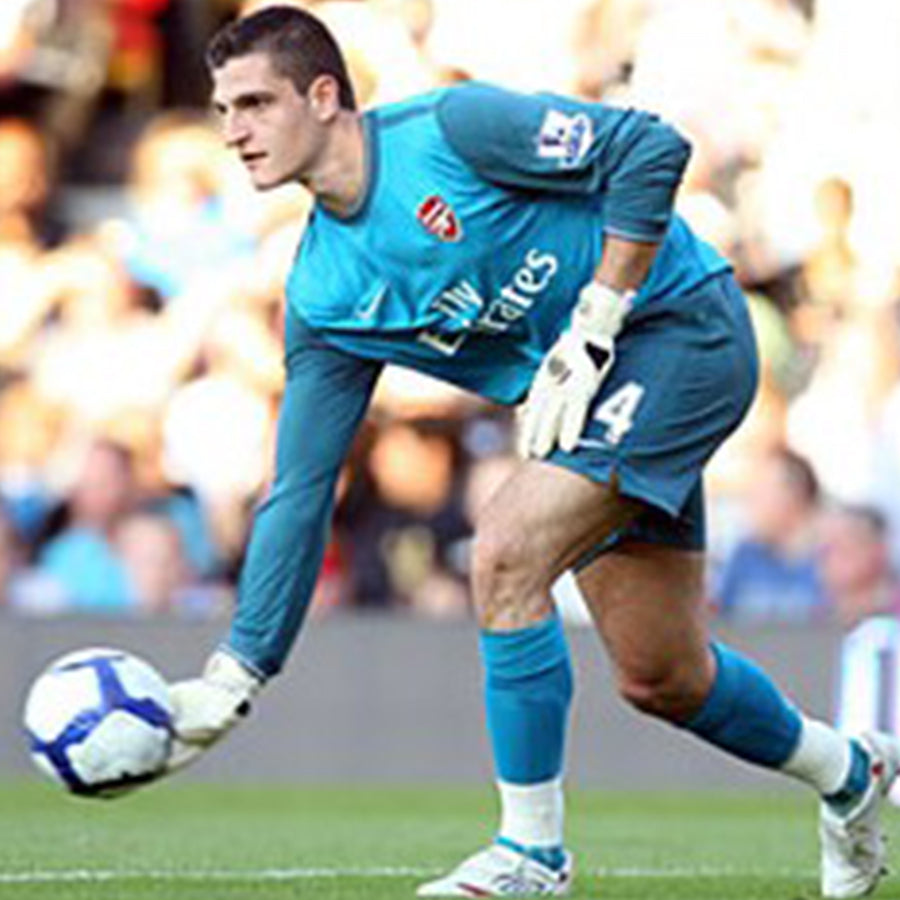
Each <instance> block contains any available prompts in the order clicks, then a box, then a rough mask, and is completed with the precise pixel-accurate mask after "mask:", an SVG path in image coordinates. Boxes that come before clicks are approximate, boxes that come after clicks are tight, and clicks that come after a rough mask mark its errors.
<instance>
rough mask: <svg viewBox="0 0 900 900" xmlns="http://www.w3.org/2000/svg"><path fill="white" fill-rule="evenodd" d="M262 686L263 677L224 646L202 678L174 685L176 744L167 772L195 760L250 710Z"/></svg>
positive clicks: (172, 693)
mask: <svg viewBox="0 0 900 900" xmlns="http://www.w3.org/2000/svg"><path fill="white" fill-rule="evenodd" d="M262 686H263V681H262V680H261V679H260V678H259V677H257V676H256V675H254V674H253V673H252V672H251V671H250V670H249V669H247V668H246V666H243V665H241V663H239V662H238V661H237V660H236V659H235V658H234V657H233V656H230V655H229V654H228V653H226V652H224V651H222V650H217V651H216V652H215V653H213V655H212V656H211V657H210V658H209V660H208V661H207V663H206V666H205V667H204V669H203V674H202V675H201V676H200V678H192V679H190V680H188V681H177V682H175V684H173V685H171V686H170V688H169V696H170V698H171V700H172V707H173V710H174V714H173V717H172V719H173V725H174V727H175V744H174V747H173V750H172V755H171V757H170V758H169V762H168V764H167V766H166V773H169V772H173V771H176V770H178V769H181V768H183V767H184V766H186V765H188V764H189V763H192V762H193V761H194V760H195V759H196V758H197V757H198V756H199V755H200V754H201V753H203V752H204V751H205V750H207V749H209V748H210V747H211V746H212V745H213V744H215V743H216V742H217V741H219V740H221V739H222V738H223V737H224V736H225V735H226V734H227V733H228V732H229V731H230V730H231V729H232V728H234V726H235V725H237V723H238V722H240V721H241V719H242V718H243V717H244V716H246V715H247V714H248V713H249V712H250V704H251V701H252V700H253V698H254V697H255V696H256V695H257V694H258V693H259V691H260V689H261V688H262Z"/></svg>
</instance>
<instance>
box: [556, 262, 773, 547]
mask: <svg viewBox="0 0 900 900" xmlns="http://www.w3.org/2000/svg"><path fill="white" fill-rule="evenodd" d="M757 378H758V362H757V354H756V339H755V336H754V332H753V326H752V324H751V322H750V317H749V314H748V312H747V307H746V301H745V300H744V297H743V295H742V293H741V291H740V289H739V288H738V286H737V284H736V283H735V281H734V279H733V278H732V276H731V275H730V273H723V274H720V275H717V276H714V277H713V278H711V279H709V280H708V281H706V282H704V283H703V284H702V285H701V286H700V287H699V288H697V289H695V290H693V291H691V292H689V293H688V294H685V295H684V296H682V297H679V298H677V299H674V300H671V301H669V302H667V303H666V304H659V305H655V304H648V305H647V306H645V307H642V308H640V309H639V310H637V311H636V312H635V313H633V314H632V316H630V317H629V319H628V321H627V324H626V327H625V330H624V331H623V333H622V335H621V336H620V337H619V339H618V340H617V341H616V362H615V365H614V366H613V368H612V371H611V372H610V375H609V378H608V379H607V380H606V381H605V382H604V384H603V386H602V388H601V390H600V392H599V393H598V395H597V397H596V399H595V400H594V402H593V405H592V408H591V411H590V415H589V418H588V423H587V425H586V426H585V429H584V431H583V433H582V436H581V439H580V440H579V442H578V445H577V447H576V448H575V450H574V451H573V452H572V453H564V452H563V451H561V450H557V451H555V452H554V453H553V454H552V455H551V456H550V457H549V461H550V462H552V463H554V464H556V465H560V466H564V467H565V468H568V469H571V470H573V471H576V472H579V473H581V474H582V475H586V476H587V477H588V478H590V479H592V480H594V481H600V482H603V483H609V481H610V480H611V479H612V477H613V475H615V477H616V478H617V480H618V484H619V487H620V489H621V491H622V493H623V494H625V495H627V496H629V497H634V498H636V499H638V500H642V501H644V502H645V503H646V504H647V509H646V510H645V512H644V513H643V514H642V515H640V516H639V517H638V519H637V520H636V521H635V522H634V523H633V524H632V525H631V526H629V527H628V528H627V529H625V530H623V531H622V532H621V533H620V534H618V535H616V536H614V538H613V539H612V540H607V541H606V542H604V544H603V545H602V546H599V545H598V547H597V548H596V549H595V551H593V553H592V555H591V556H590V558H593V557H594V556H596V555H598V554H599V553H600V552H603V551H604V550H608V549H611V547H612V546H614V545H615V544H617V543H619V542H621V541H622V540H625V539H634V540H640V541H646V542H650V543H659V544H667V545H670V546H677V547H683V548H684V549H691V550H697V549H702V548H703V546H704V543H705V527H704V522H703V497H702V473H703V467H704V466H705V465H706V463H707V462H708V461H709V459H710V457H711V456H712V455H713V453H714V452H715V451H716V449H717V448H718V447H719V445H720V444H721V443H722V442H723V441H724V440H725V438H726V437H727V436H728V435H729V434H731V432H732V431H734V429H735V428H737V426H738V425H739V424H740V422H741V420H742V419H743V418H744V415H745V414H746V412H747V410H748V408H749V407H750V404H751V403H752V401H753V397H754V394H755V392H756V384H757ZM582 564H584V563H582Z"/></svg>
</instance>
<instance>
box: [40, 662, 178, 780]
mask: <svg viewBox="0 0 900 900" xmlns="http://www.w3.org/2000/svg"><path fill="white" fill-rule="evenodd" d="M172 712H173V710H172V704H171V701H170V699H169V692H168V686H167V684H166V682H165V681H164V680H163V679H162V677H161V676H160V675H159V674H158V673H157V672H156V670H155V669H153V667H152V666H150V665H148V664H147V663H145V662H143V661H142V660H140V659H138V658H137V657H134V656H132V655H131V654H127V653H124V652H122V651H119V650H113V649H109V648H104V647H95V648H90V649H87V650H80V651H77V652H76V653H70V654H67V655H66V656H64V657H62V658H61V659H59V660H57V661H56V662H54V663H52V664H51V665H50V666H49V667H48V668H47V670H46V671H45V672H44V673H43V674H42V675H41V676H39V678H38V679H37V681H36V682H35V683H34V685H33V687H32V689H31V691H30V693H29V695H28V699H27V702H26V706H25V726H26V729H27V731H28V734H29V738H30V741H31V751H32V756H33V758H34V760H35V763H36V764H37V766H38V767H39V768H40V769H41V771H43V772H44V773H45V774H47V775H49V776H50V777H51V778H53V779H55V780H57V781H61V782H62V783H63V784H65V785H66V787H68V788H69V790H71V791H73V792H75V793H81V794H91V793H96V794H110V793H113V792H115V790H117V789H121V788H124V787H127V786H128V785H129V784H132V783H134V782H135V781H136V780H140V779H142V778H146V777H148V776H150V775H152V774H153V773H155V772H157V771H159V769H160V768H161V767H162V766H163V765H164V764H165V762H166V759H167V758H168V755H169V753H170V752H171V744H172V733H173V731H172Z"/></svg>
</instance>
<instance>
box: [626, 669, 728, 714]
mask: <svg viewBox="0 0 900 900" xmlns="http://www.w3.org/2000/svg"><path fill="white" fill-rule="evenodd" d="M710 687H711V681H710V677H709V674H708V673H707V672H705V671H704V670H703V668H702V667H689V666H686V665H683V664H678V663H672V664H668V665H660V666H658V667H654V668H647V669H643V670H639V671H632V672H622V671H620V672H619V675H618V689H619V693H620V695H621V696H622V698H623V699H624V700H625V701H626V702H627V703H629V704H630V705H631V706H633V707H634V708H635V709H637V710H638V711H640V712H642V713H645V714H647V715H650V716H654V717H656V718H659V719H664V720H666V721H667V722H676V723H684V722H687V721H689V720H690V719H692V718H693V717H694V716H695V715H696V714H697V713H698V712H699V711H700V709H701V708H702V707H703V704H704V702H705V701H706V698H707V696H708V695H709V691H710Z"/></svg>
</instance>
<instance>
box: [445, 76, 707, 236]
mask: <svg viewBox="0 0 900 900" xmlns="http://www.w3.org/2000/svg"><path fill="white" fill-rule="evenodd" d="M437 117H438V122H439V125H440V127H441V130H442V132H443V135H444V137H445V139H446V140H447V142H448V143H449V144H450V146H451V147H452V148H453V149H454V150H455V151H456V153H458V154H459V155H460V156H461V157H462V158H463V159H464V160H465V162H466V163H467V164H468V165H469V166H470V167H471V168H472V169H473V170H474V171H475V172H476V173H478V174H479V175H480V176H482V177H483V178H485V179H487V180H489V181H492V182H494V183H496V184H500V185H503V186H505V187H510V188H521V189H525V190H537V191H557V192H561V193H574V194H601V195H603V214H604V220H605V230H606V231H607V232H609V233H610V234H613V235H615V236H617V237H623V238H629V239H631V240H637V241H646V242H650V243H656V242H658V241H660V240H662V238H663V236H664V235H665V231H666V228H667V227H668V224H669V220H670V218H671V216H672V207H673V203H674V199H675V192H676V190H677V188H678V185H679V183H680V181H681V176H682V173H683V172H684V168H685V166H686V165H687V161H688V158H689V156H690V145H689V144H688V142H687V141H686V140H685V139H684V138H683V137H682V136H681V135H680V134H679V133H678V132H677V131H675V129H674V128H672V127H671V126H670V125H667V124H666V123H665V122H663V121H661V120H660V119H659V118H658V117H657V116H654V115H652V114H651V113H647V112H642V111H639V110H634V109H619V108H617V107H611V106H606V105H604V104H602V103H582V102H579V101H576V100H572V99H570V98H566V97H557V96H554V95H551V94H535V95H530V94H518V93H514V92H511V91H507V90H504V89H502V88H498V87H494V86H491V85H486V84H479V83H471V84H467V85H463V86H460V87H458V88H455V89H451V90H449V91H447V93H446V94H445V95H444V96H443V97H442V98H441V100H440V102H439V104H438V107H437Z"/></svg>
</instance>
